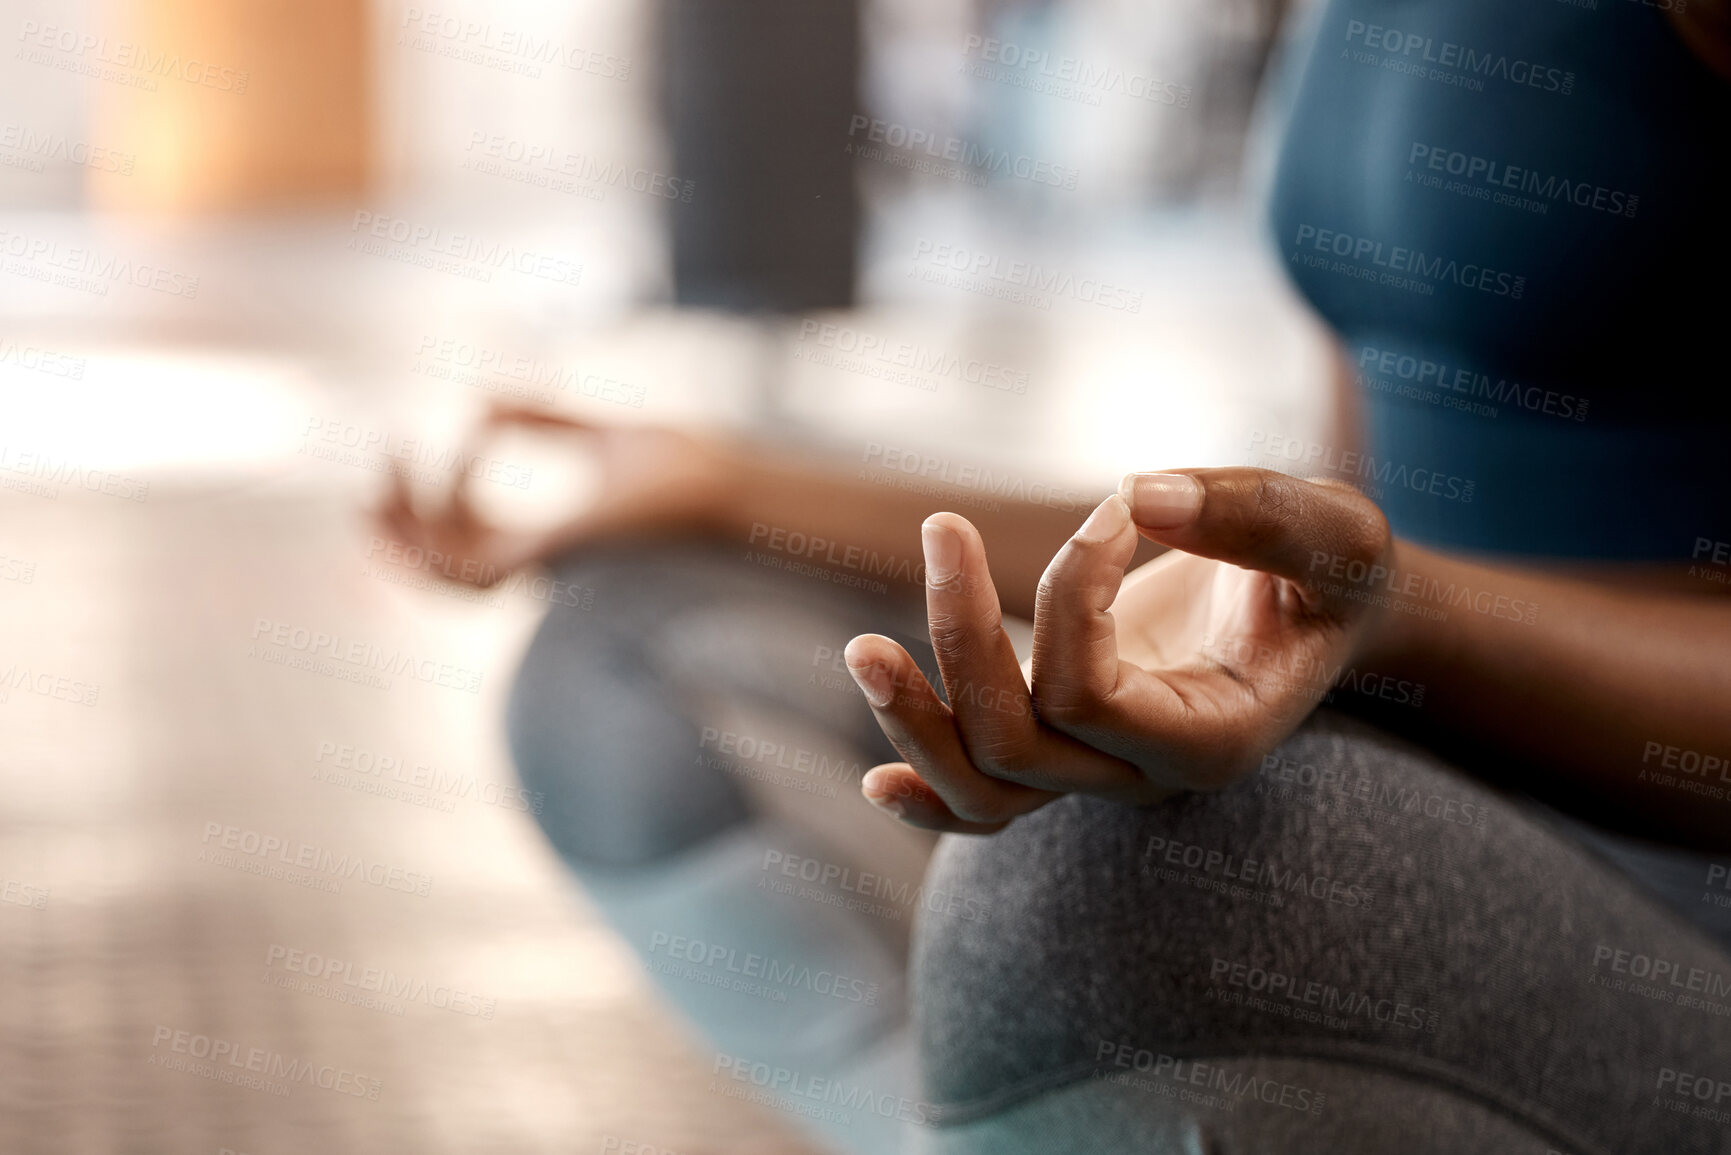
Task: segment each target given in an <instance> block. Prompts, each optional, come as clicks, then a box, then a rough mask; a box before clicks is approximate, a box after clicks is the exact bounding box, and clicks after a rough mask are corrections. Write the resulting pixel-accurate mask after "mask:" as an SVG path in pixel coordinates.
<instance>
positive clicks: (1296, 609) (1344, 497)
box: [847, 469, 1393, 833]
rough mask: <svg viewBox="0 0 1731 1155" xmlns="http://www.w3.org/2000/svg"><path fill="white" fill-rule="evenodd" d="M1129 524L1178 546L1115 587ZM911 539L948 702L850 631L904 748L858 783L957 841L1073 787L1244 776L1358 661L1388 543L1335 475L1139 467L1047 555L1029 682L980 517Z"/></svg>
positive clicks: (854, 650)
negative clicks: (919, 548) (920, 564)
mask: <svg viewBox="0 0 1731 1155" xmlns="http://www.w3.org/2000/svg"><path fill="white" fill-rule="evenodd" d="M1138 531H1140V532H1141V533H1142V534H1143V535H1146V536H1147V537H1149V538H1151V539H1152V540H1154V541H1156V542H1159V543H1161V544H1163V545H1167V546H1170V547H1171V548H1172V552H1170V553H1167V554H1165V555H1164V556H1162V557H1160V558H1158V559H1156V560H1155V561H1152V562H1150V563H1148V564H1147V565H1145V566H1143V567H1141V568H1140V569H1138V570H1137V571H1136V572H1135V573H1134V574H1132V575H1131V576H1130V577H1129V578H1128V579H1126V578H1125V574H1124V571H1125V567H1126V566H1127V565H1128V564H1129V562H1130V559H1131V556H1132V555H1133V554H1134V552H1135V550H1136V545H1137V535H1138ZM923 539H924V543H925V552H926V570H927V579H926V606H927V614H928V617H929V620H930V625H931V636H932V645H933V648H934V649H935V651H936V654H937V661H938V668H939V670H940V672H941V673H942V675H943V682H944V689H945V692H946V694H947V696H948V698H949V703H950V704H949V705H947V706H946V705H945V704H944V703H943V702H942V701H941V700H940V699H939V698H938V696H937V694H936V693H935V692H934V691H933V689H932V687H931V685H930V684H929V683H928V682H927V681H926V680H925V678H924V676H923V675H921V674H920V672H919V669H918V668H917V667H916V666H915V665H914V662H913V659H912V658H910V657H909V656H908V654H907V652H906V651H905V650H903V649H902V648H901V646H899V645H897V644H896V643H895V642H893V641H891V640H890V639H888V638H885V637H881V636H878V635H875V634H866V635H862V636H860V637H857V638H855V639H854V640H853V641H852V642H851V643H850V644H849V646H848V649H847V662H848V668H849V670H850V671H852V673H853V675H854V678H855V680H856V681H858V682H859V684H860V688H861V689H862V690H863V691H864V692H865V695H866V698H867V699H868V701H870V702H871V705H872V708H873V711H874V712H875V713H876V715H877V719H878V723H879V724H880V725H881V726H882V727H883V729H884V733H885V734H886V735H888V737H889V739H890V741H891V742H892V743H893V744H894V745H895V747H896V749H897V750H898V751H899V752H900V753H901V755H902V756H903V757H904V758H905V759H907V761H906V762H897V763H890V764H888V765H884V766H877V767H874V768H873V769H872V770H871V771H870V772H868V773H867V775H866V777H865V780H864V783H863V785H862V788H863V789H864V791H865V794H866V796H867V797H868V798H870V799H871V800H872V801H874V802H876V803H878V805H880V806H881V807H883V808H884V809H887V810H890V811H891V812H892V813H895V814H897V815H898V816H900V817H902V818H903V819H904V820H905V821H907V822H910V823H912V824H914V825H916V826H924V827H928V828H931V829H936V830H950V831H959V832H964V833H990V832H992V831H995V830H998V829H1001V828H1002V827H1003V826H1005V825H1006V824H1007V823H1008V822H1009V821H1010V820H1011V819H1013V818H1015V817H1017V816H1018V815H1022V814H1026V813H1028V812H1029V811H1031V810H1034V809H1037V808H1038V807H1040V806H1043V805H1045V804H1046V803H1047V802H1049V801H1051V800H1052V799H1053V798H1056V797H1057V796H1059V795H1060V794H1065V793H1069V792H1072V791H1080V792H1083V793H1088V794H1095V795H1099V796H1101V797H1105V798H1111V799H1114V800H1117V801H1121V802H1125V803H1130V804H1141V803H1149V802H1156V801H1159V800H1160V799H1162V798H1165V797H1167V796H1169V795H1171V794H1173V793H1175V792H1177V791H1181V790H1217V789H1220V788H1222V787H1224V786H1227V785H1229V784H1230V783H1232V782H1233V781H1235V780H1237V779H1238V778H1240V777H1241V776H1243V775H1244V774H1246V773H1247V772H1249V771H1250V770H1252V769H1254V768H1255V767H1256V766H1257V764H1258V763H1259V761H1260V759H1261V758H1262V756H1263V755H1264V754H1266V753H1267V752H1268V751H1269V750H1271V749H1273V748H1274V746H1275V745H1277V744H1278V743H1279V742H1280V740H1281V739H1283V738H1284V737H1286V735H1288V734H1289V733H1291V732H1292V730H1293V729H1294V728H1295V727H1296V726H1297V725H1298V723H1299V722H1300V721H1302V720H1303V719H1304V717H1305V716H1306V715H1307V714H1308V713H1309V712H1310V710H1311V709H1312V707H1314V706H1315V704H1316V703H1317V701H1318V700H1319V699H1320V698H1321V696H1322V695H1323V694H1324V693H1326V692H1327V690H1328V688H1329V686H1330V685H1331V684H1332V682H1333V680H1334V678H1335V677H1336V675H1337V674H1338V672H1339V671H1340V669H1341V668H1342V667H1343V666H1348V665H1350V664H1351V663H1352V661H1353V660H1354V657H1355V655H1356V653H1357V652H1358V650H1359V646H1360V642H1361V639H1363V638H1364V636H1365V635H1366V632H1367V629H1368V628H1369V626H1370V625H1371V624H1372V615H1373V614H1376V613H1377V611H1375V610H1369V609H1367V608H1366V607H1367V604H1368V603H1369V602H1370V600H1371V599H1370V598H1368V597H1365V596H1363V595H1365V594H1368V593H1369V592H1370V591H1371V590H1373V589H1375V588H1376V586H1377V583H1378V579H1380V578H1381V577H1383V576H1386V575H1387V574H1388V572H1389V567H1390V566H1391V564H1392V563H1391V561H1390V559H1391V556H1392V553H1393V543H1392V541H1391V539H1390V536H1389V531H1388V524H1387V522H1386V521H1385V520H1384V518H1383V516H1382V513H1381V511H1379V510H1378V509H1377V508H1376V506H1375V505H1374V504H1373V503H1371V502H1370V501H1369V500H1368V499H1366V498H1365V497H1364V496H1363V495H1361V494H1359V493H1358V492H1357V491H1356V490H1354V489H1352V488H1351V487H1350V486H1347V485H1344V484H1341V483H1337V482H1310V481H1301V480H1298V479H1295V478H1291V477H1287V476H1285V475H1284V474H1279V473H1274V472H1270V471H1267V470H1260V469H1192V470H1185V471H1182V472H1175V473H1154V474H1132V475H1131V476H1130V477H1127V478H1125V481H1124V485H1123V488H1122V489H1121V491H1120V494H1119V495H1114V496H1112V497H1110V498H1107V499H1106V501H1105V502H1103V503H1102V504H1101V505H1100V506H1099V507H1098V508H1097V509H1095V511H1094V512H1093V514H1092V515H1091V516H1090V517H1089V518H1088V520H1087V522H1086V523H1085V524H1084V525H1083V526H1082V528H1081V529H1079V530H1078V531H1077V532H1076V534H1075V536H1074V537H1073V538H1071V539H1070V541H1069V542H1068V543H1066V544H1065V545H1064V546H1063V548H1062V549H1060V550H1059V551H1058V554H1057V556H1056V557H1054V558H1053V559H1052V562H1051V564H1050V565H1049V566H1048V567H1047V569H1046V572H1045V576H1044V577H1043V578H1042V579H1041V582H1040V589H1039V596H1038V599H1037V602H1036V609H1035V617H1034V654H1033V659H1032V661H1031V662H1030V663H1029V666H1030V669H1029V670H1028V671H1027V672H1026V673H1024V671H1023V670H1022V669H1021V668H1020V667H1019V666H1018V665H1017V662H1016V657H1015V652H1014V650H1013V649H1012V647H1011V645H1010V639H1009V637H1008V636H1007V635H1006V634H1005V633H1004V631H1003V628H1002V625H1001V616H1000V613H999V608H998V597H997V593H996V591H995V590H994V589H993V586H992V581H991V576H990V574H989V573H988V572H987V569H986V556H985V548H984V546H983V544H982V543H981V540H980V537H979V534H978V533H977V532H976V531H975V530H974V527H973V526H971V525H970V524H968V522H967V521H966V520H964V519H963V518H961V517H958V516H956V515H955V514H953V513H940V514H934V515H933V516H932V517H931V518H929V519H927V521H926V523H925V526H924V527H923ZM1355 595H1356V596H1355Z"/></svg>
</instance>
